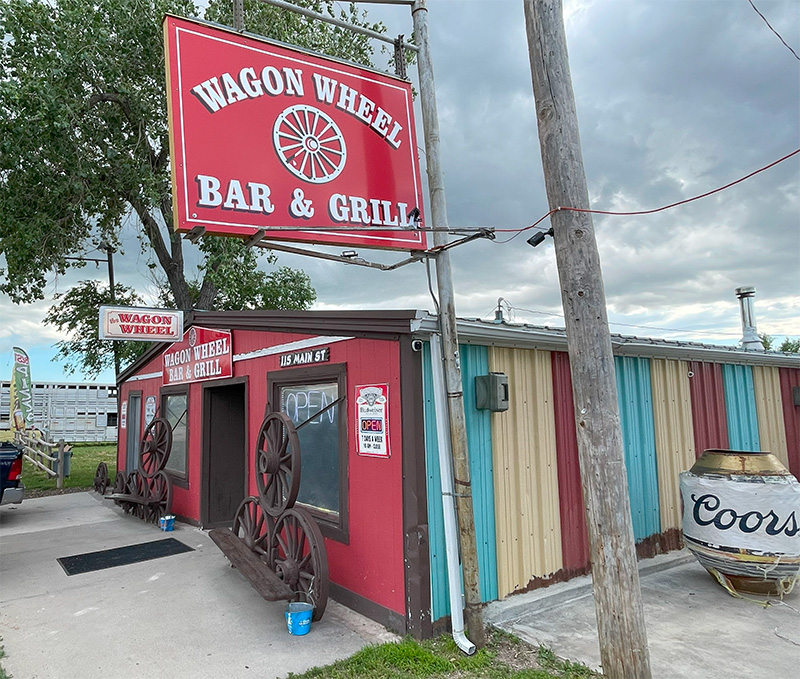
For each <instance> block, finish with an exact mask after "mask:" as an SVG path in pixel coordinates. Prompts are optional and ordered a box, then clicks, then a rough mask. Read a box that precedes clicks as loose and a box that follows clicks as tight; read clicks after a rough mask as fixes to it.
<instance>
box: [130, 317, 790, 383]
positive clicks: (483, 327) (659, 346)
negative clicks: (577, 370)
mask: <svg viewBox="0 0 800 679" xmlns="http://www.w3.org/2000/svg"><path fill="white" fill-rule="evenodd" d="M192 325H196V326H201V327H210V328H225V329H227V330H256V331H272V332H298V333H309V334H314V335H342V334H349V335H353V336H355V337H373V338H375V337H383V338H385V339H390V338H397V337H399V336H400V335H409V334H411V335H413V336H414V337H418V338H421V339H425V338H426V337H429V336H430V335H431V334H433V333H437V332H438V319H437V316H436V315H435V314H431V313H429V312H427V311H420V310H414V309H403V310H371V311H363V310H354V311H275V310H256V311H192V312H188V313H187V314H186V315H185V318H184V328H189V327H190V326H192ZM457 329H458V338H459V341H460V342H462V343H464V344H482V345H485V346H499V347H518V348H526V349H543V350H548V351H566V350H567V333H566V331H565V329H564V328H550V327H547V326H536V325H529V324H527V323H508V322H505V321H504V322H502V323H494V322H491V321H484V320H482V319H480V318H460V319H458V325H457ZM611 344H612V346H613V349H614V354H616V355H619V356H625V355H631V356H649V357H654V358H674V359H684V360H692V361H716V362H720V363H740V364H749V365H773V366H780V367H788V368H798V369H800V354H786V353H783V352H778V351H764V352H761V351H744V350H743V349H741V348H740V347H736V346H724V345H713V344H703V343H700V342H687V341H681V340H665V339H655V338H651V337H637V336H635V335H634V336H630V335H619V334H616V333H612V334H611ZM165 346H167V344H166V343H156V344H154V345H152V346H151V347H150V349H149V350H148V351H146V352H145V353H144V355H143V356H141V357H140V358H139V360H137V361H136V362H135V363H133V365H131V366H129V367H128V368H127V369H125V370H124V371H123V372H122V373H121V374H120V381H123V380H124V379H127V378H128V377H129V376H131V375H132V374H133V373H134V372H135V371H136V369H137V368H138V367H139V366H140V365H143V364H144V363H146V362H147V361H149V360H152V358H154V357H155V356H156V355H157V354H158V353H159V352H160V351H162V350H163V349H164V347H165Z"/></svg>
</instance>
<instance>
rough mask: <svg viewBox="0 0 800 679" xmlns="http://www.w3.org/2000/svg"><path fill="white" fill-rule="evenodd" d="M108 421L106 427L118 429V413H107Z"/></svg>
mask: <svg viewBox="0 0 800 679" xmlns="http://www.w3.org/2000/svg"><path fill="white" fill-rule="evenodd" d="M106 416H107V418H108V419H107V420H106V426H107V427H116V426H117V413H106Z"/></svg>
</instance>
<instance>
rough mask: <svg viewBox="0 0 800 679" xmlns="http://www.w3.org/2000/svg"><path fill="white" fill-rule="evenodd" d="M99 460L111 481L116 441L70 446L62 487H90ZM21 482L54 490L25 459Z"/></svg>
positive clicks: (47, 478) (28, 486)
mask: <svg viewBox="0 0 800 679" xmlns="http://www.w3.org/2000/svg"><path fill="white" fill-rule="evenodd" d="M101 462H105V463H106V464H107V465H108V475H109V477H110V479H111V481H112V483H113V481H114V475H115V473H116V469H117V444H116V443H114V442H111V443H76V444H75V445H74V446H73V448H72V460H71V465H70V475H69V476H67V477H66V478H65V479H64V488H91V487H92V485H93V484H94V475H95V473H96V472H97V465H99V464H100V463H101ZM22 482H23V483H24V484H25V490H26V495H27V494H28V491H44V492H46V491H51V490H56V478H55V477H54V476H48V475H47V474H45V473H44V472H43V471H42V470H41V469H39V468H38V467H35V466H34V465H33V464H31V463H30V462H28V461H27V460H25V462H24V464H23V468H22ZM0 679H1V677H0Z"/></svg>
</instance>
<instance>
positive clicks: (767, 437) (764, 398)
mask: <svg viewBox="0 0 800 679" xmlns="http://www.w3.org/2000/svg"><path fill="white" fill-rule="evenodd" d="M753 386H754V387H755V391H756V417H757V418H758V439H759V443H760V444H761V450H767V451H769V452H770V453H772V454H773V455H775V457H777V458H778V459H779V460H780V461H781V462H782V463H783V466H784V467H786V468H787V469H788V468H789V449H788V446H787V444H786V428H785V426H784V423H783V405H782V403H783V401H782V400H781V379H780V370H779V369H778V368H777V367H774V366H753Z"/></svg>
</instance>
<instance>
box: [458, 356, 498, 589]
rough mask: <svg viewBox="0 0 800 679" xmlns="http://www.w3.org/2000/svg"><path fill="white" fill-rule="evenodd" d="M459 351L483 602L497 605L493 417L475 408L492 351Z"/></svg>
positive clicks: (485, 411)
mask: <svg viewBox="0 0 800 679" xmlns="http://www.w3.org/2000/svg"><path fill="white" fill-rule="evenodd" d="M459 351H460V353H461V382H462V385H463V387H464V414H465V416H466V420H467V446H468V449H469V473H470V480H471V482H472V511H473V514H474V515H475V540H476V541H477V543H478V568H479V576H480V588H481V600H482V601H494V600H495V599H497V540H496V535H495V526H494V467H493V460H492V413H490V412H489V411H488V410H478V409H477V408H476V407H475V377H476V376H478V375H486V374H487V373H488V372H489V350H488V349H487V348H486V347H480V346H468V345H461V347H460V349H459ZM500 417H502V413H501V414H500Z"/></svg>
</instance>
